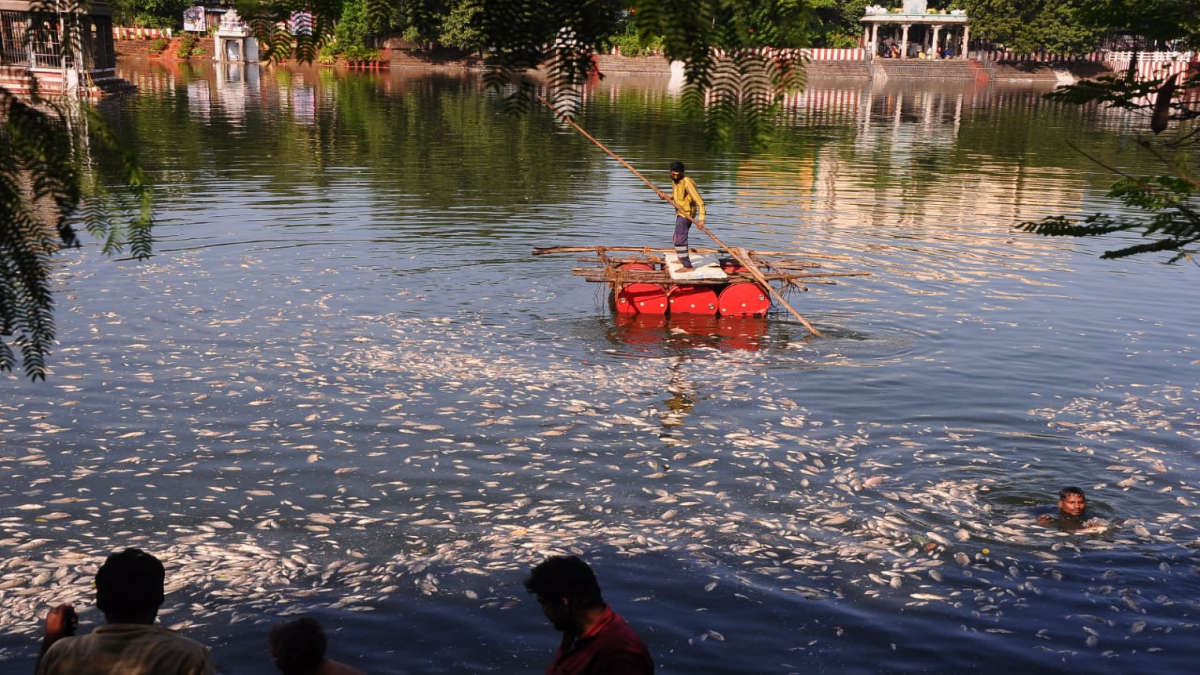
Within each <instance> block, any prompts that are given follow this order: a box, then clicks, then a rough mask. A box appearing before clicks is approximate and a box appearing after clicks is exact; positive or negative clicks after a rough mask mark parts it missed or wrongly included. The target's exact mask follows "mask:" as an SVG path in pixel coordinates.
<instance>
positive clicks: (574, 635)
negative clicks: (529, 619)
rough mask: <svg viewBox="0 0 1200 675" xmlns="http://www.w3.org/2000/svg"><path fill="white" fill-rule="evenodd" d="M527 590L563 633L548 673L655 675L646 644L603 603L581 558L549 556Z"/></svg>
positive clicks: (548, 674)
mask: <svg viewBox="0 0 1200 675" xmlns="http://www.w3.org/2000/svg"><path fill="white" fill-rule="evenodd" d="M525 590H527V591H529V592H530V593H533V594H535V595H536V596H537V601H538V604H540V605H541V606H542V613H543V614H545V615H546V618H547V619H549V620H550V623H551V624H553V626H554V628H555V630H558V631H561V632H562V634H563V637H562V643H561V644H560V645H559V647H558V651H556V652H555V653H554V661H553V662H552V663H551V664H550V667H549V668H547V669H546V675H582V674H585V673H586V674H588V675H653V673H654V660H653V659H652V658H650V650H649V649H647V648H646V643H644V642H642V638H640V637H638V634H637V633H635V632H634V630H633V628H631V627H630V626H629V624H628V623H626V622H625V619H622V618H621V617H620V615H618V614H617V613H616V612H614V611H613V610H612V608H611V607H609V606H608V605H606V604H605V603H604V598H603V596H601V594H600V584H599V582H597V581H596V575H595V574H594V573H593V572H592V568H591V567H588V564H587V563H585V562H584V561H583V560H581V559H579V558H578V557H577V556H570V557H567V556H552V557H550V558H547V559H546V560H545V561H543V562H542V563H541V564H539V565H538V566H537V567H534V568H533V572H532V573H531V574H530V575H529V578H528V579H526V580H525Z"/></svg>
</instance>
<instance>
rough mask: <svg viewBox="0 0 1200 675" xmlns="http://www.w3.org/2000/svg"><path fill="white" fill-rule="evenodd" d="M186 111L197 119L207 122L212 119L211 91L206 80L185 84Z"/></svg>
mask: <svg viewBox="0 0 1200 675" xmlns="http://www.w3.org/2000/svg"><path fill="white" fill-rule="evenodd" d="M187 92H188V96H187V100H188V109H189V110H191V111H192V114H193V115H195V116H196V118H197V119H201V120H204V121H205V122H207V121H208V120H209V119H210V118H211V117H212V89H211V88H210V87H209V85H208V80H192V81H191V82H188V83H187Z"/></svg>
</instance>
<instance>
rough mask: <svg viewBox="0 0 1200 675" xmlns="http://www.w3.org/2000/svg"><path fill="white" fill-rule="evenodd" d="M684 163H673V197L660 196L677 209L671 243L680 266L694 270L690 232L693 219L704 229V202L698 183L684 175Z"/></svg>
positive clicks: (660, 194) (662, 194) (661, 194)
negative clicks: (689, 248) (689, 242)
mask: <svg viewBox="0 0 1200 675" xmlns="http://www.w3.org/2000/svg"><path fill="white" fill-rule="evenodd" d="M683 172H684V166H683V162H671V182H672V183H673V184H674V187H672V188H671V196H670V197H667V196H666V195H665V194H664V193H662V192H660V193H659V196H660V197H662V198H663V199H666V200H667V201H669V202H671V205H672V206H674V207H675V236H674V237H673V238H672V240H671V243H673V244H674V245H675V255H676V256H678V257H679V264H680V265H681V266H682V267H683V269H685V270H690V269H692V258H691V255H690V254H689V251H688V231H689V230H691V228H692V221H691V220H688V218H692V219H693V220H695V221H696V224H697V225H699V226H700V227H704V200H703V199H701V198H700V191H699V190H697V189H696V181H694V180H692V179H691V178H689V177H687V176H685V175H683Z"/></svg>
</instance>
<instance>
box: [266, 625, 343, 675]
mask: <svg viewBox="0 0 1200 675" xmlns="http://www.w3.org/2000/svg"><path fill="white" fill-rule="evenodd" d="M267 644H268V645H270V647H271V656H274V657H275V664H276V665H277V666H279V670H280V671H282V672H283V673H284V675H306V674H307V673H313V672H316V670H317V668H320V667H321V664H322V663H325V647H327V646H328V645H329V638H327V637H325V629H323V628H321V624H319V623H317V620H316V619H312V618H309V617H307V616H305V617H301V618H299V619H296V620H295V621H285V622H283V623H279V624H275V627H274V628H272V629H271V633H270V635H268V636H267Z"/></svg>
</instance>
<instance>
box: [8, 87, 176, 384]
mask: <svg viewBox="0 0 1200 675" xmlns="http://www.w3.org/2000/svg"><path fill="white" fill-rule="evenodd" d="M0 119H3V123H2V124H0V157H3V158H4V161H3V162H2V163H0V370H12V369H14V368H15V367H16V365H17V363H18V362H20V363H21V364H22V365H23V368H24V371H25V374H26V376H28V377H29V378H30V379H35V380H36V379H45V376H46V367H47V365H46V359H47V356H48V355H49V354H50V350H51V347H52V345H53V344H54V337H55V329H54V318H53V308H54V299H53V293H52V280H51V278H50V269H51V264H52V262H53V259H54V257H55V255H56V254H58V253H59V251H60V249H61V247H63V246H77V245H78V243H77V240H76V235H75V231H74V229H73V227H72V223H75V222H82V223H83V224H84V225H85V227H86V228H87V229H88V230H89V232H90V233H91V234H92V235H93V236H94V237H96V238H97V239H99V240H100V241H102V242H104V250H105V252H106V253H118V252H121V251H123V250H126V249H128V250H129V251H130V252H131V253H132V254H133V255H134V256H136V257H139V258H144V257H146V256H149V255H150V249H151V246H152V243H153V241H152V237H151V227H152V224H153V223H152V218H151V211H150V191H149V187H148V185H147V183H146V180H145V176H144V175H143V174H142V171H141V168H140V167H139V165H138V163H137V161H136V158H134V156H133V155H131V154H130V153H129V152H128V151H125V150H123V149H122V148H121V147H120V144H119V143H117V141H116V140H115V138H114V137H113V136H112V135H111V133H110V132H109V130H108V129H107V127H105V126H104V124H103V123H102V121H101V119H100V118H99V117H98V115H97V114H96V112H95V110H94V109H92V108H84V107H82V106H81V107H78V108H76V107H74V106H73V105H72V104H70V103H68V102H61V101H46V100H35V101H24V100H21V99H18V98H16V97H15V96H13V95H12V94H11V93H10V92H8V91H7V90H4V89H0ZM93 153H94V154H93ZM105 153H108V154H107V158H106V159H105V160H104V161H102V162H96V163H93V162H92V157H93V156H100V155H103V154H105ZM112 184H117V185H124V186H127V189H116V190H114V189H110V188H108V187H107V186H109V185H112ZM14 347H16V348H17V349H18V350H19V352H20V359H18V358H17V356H16V352H15V351H14Z"/></svg>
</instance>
